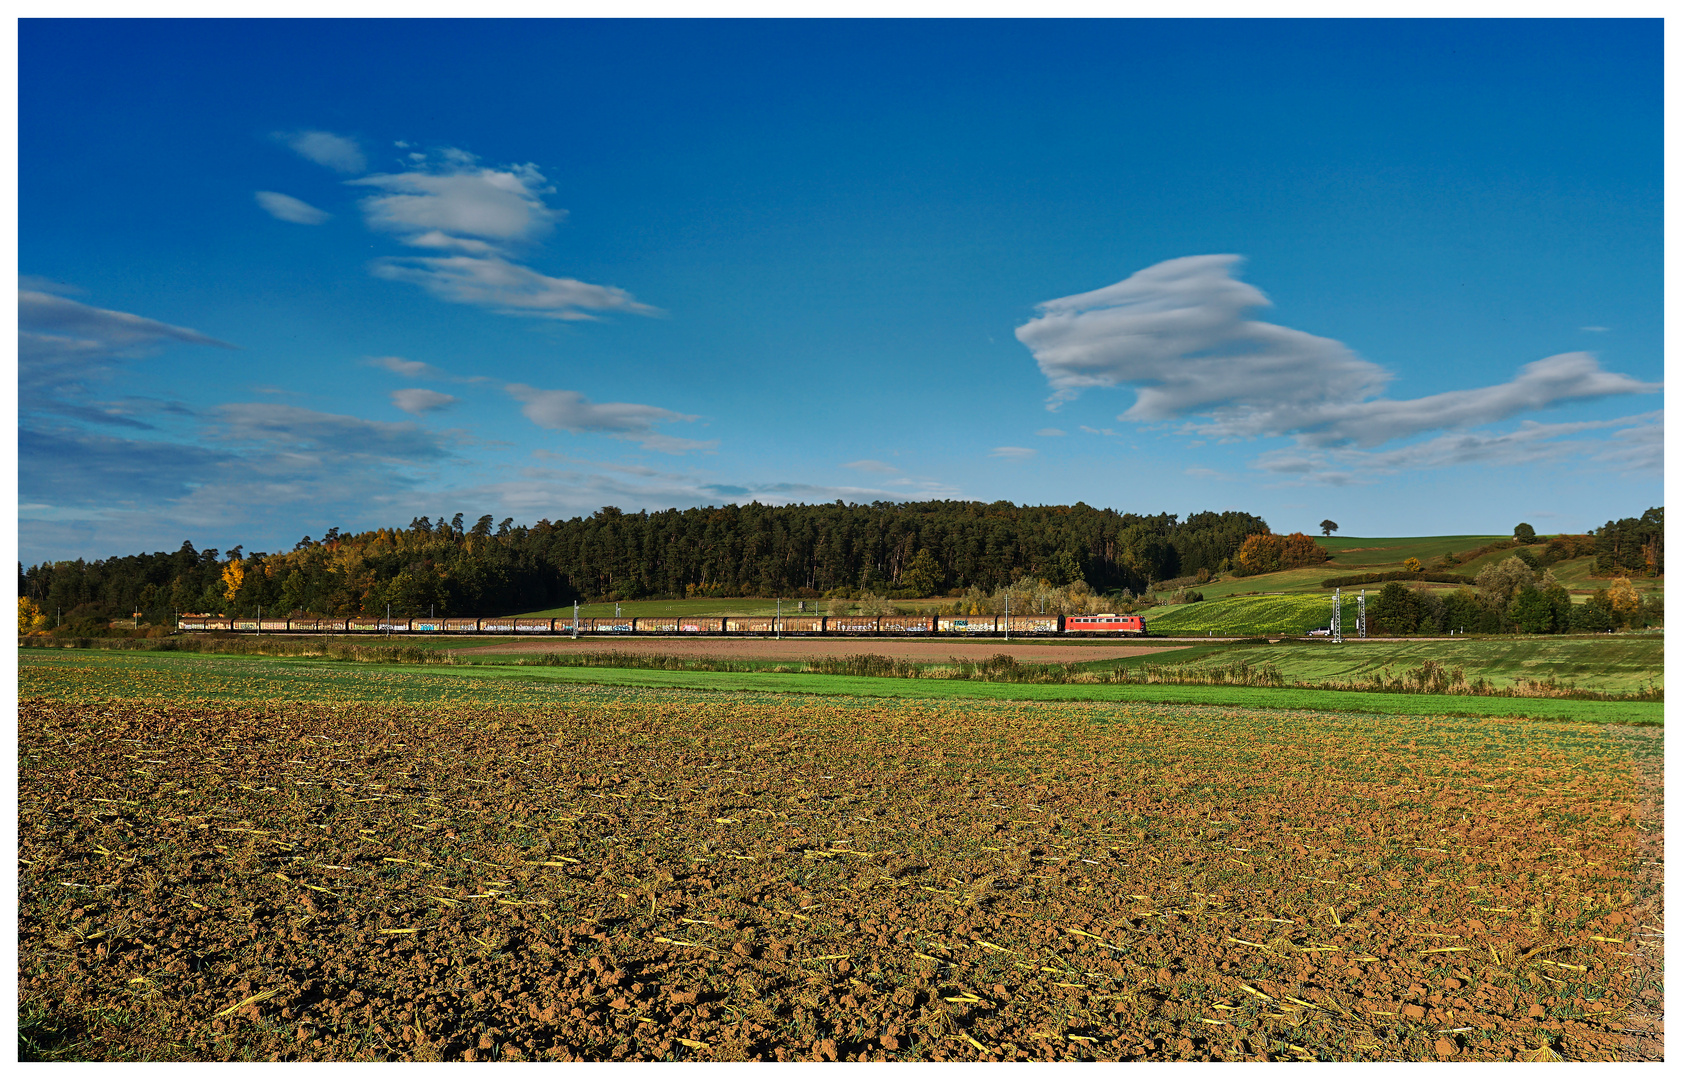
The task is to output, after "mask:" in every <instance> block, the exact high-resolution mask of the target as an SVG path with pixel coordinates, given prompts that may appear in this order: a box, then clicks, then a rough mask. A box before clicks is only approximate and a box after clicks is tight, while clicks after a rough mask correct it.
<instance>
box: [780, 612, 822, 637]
mask: <svg viewBox="0 0 1682 1080" xmlns="http://www.w3.org/2000/svg"><path fill="white" fill-rule="evenodd" d="M782 622H783V626H782V630H783V633H785V634H821V633H823V619H821V618H819V617H818V616H816V615H784V616H783V620H782Z"/></svg>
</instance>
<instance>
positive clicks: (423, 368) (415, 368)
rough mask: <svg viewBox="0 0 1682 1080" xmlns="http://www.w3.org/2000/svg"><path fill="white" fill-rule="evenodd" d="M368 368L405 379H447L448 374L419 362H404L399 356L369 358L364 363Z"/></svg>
mask: <svg viewBox="0 0 1682 1080" xmlns="http://www.w3.org/2000/svg"><path fill="white" fill-rule="evenodd" d="M364 363H366V364H367V365H368V366H369V367H377V368H384V369H385V370H386V371H390V372H392V373H394V374H397V375H402V376H403V377H404V378H407V379H447V378H449V377H450V376H449V374H448V373H446V372H443V371H440V370H439V369H438V368H435V367H433V366H432V365H431V364H427V363H423V362H422V361H419V360H405V359H403V358H402V357H401V356H370V357H369V358H368V359H367V360H366V361H364Z"/></svg>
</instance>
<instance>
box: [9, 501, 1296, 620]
mask: <svg viewBox="0 0 1682 1080" xmlns="http://www.w3.org/2000/svg"><path fill="white" fill-rule="evenodd" d="M1267 531H1268V528H1267V523H1266V522H1265V521H1263V520H1262V519H1261V518H1259V517H1256V516H1255V515H1253V514H1245V513H1239V512H1236V511H1228V512H1225V513H1219V514H1216V513H1201V514H1193V515H1191V516H1190V517H1188V518H1186V519H1185V520H1184V521H1181V520H1179V518H1178V515H1175V514H1156V515H1153V516H1148V517H1146V516H1140V515H1138V514H1120V513H1117V512H1115V511H1114V510H1095V509H1093V508H1092V507H1090V506H1087V505H1085V504H1084V503H1077V504H1076V505H1074V506H1016V505H1014V504H1012V503H1006V502H996V503H977V502H925V503H886V502H879V503H872V504H870V505H868V506H861V505H846V504H843V503H840V502H836V503H832V504H825V505H817V506H799V505H796V506H775V507H773V506H761V505H759V504H758V503H753V504H750V505H747V506H725V507H705V508H698V509H692V510H665V511H659V512H655V513H648V512H642V513H636V514H626V513H622V512H621V511H619V510H618V509H615V508H613V507H604V508H603V509H601V510H600V511H598V512H597V513H595V514H592V515H591V516H590V517H588V518H573V519H572V520H570V521H553V522H552V521H547V520H544V521H539V522H538V523H537V524H536V525H533V526H515V525H514V523H513V521H512V520H511V519H508V520H504V521H503V522H502V523H501V524H500V525H498V524H493V522H492V519H491V518H490V517H489V516H488V515H487V516H485V517H482V518H480V519H479V521H478V523H477V524H475V525H473V526H471V527H466V528H464V527H463V516H462V515H460V514H457V515H456V516H455V518H454V519H453V520H450V521H444V520H443V519H440V520H438V521H436V522H433V521H431V520H429V519H427V518H417V519H415V520H414V521H412V522H410V524H409V526H408V527H407V528H403V529H379V530H376V531H374V532H365V533H357V534H354V535H350V534H341V533H340V532H339V531H338V530H337V529H334V530H332V531H331V532H329V533H328V534H327V535H326V536H324V537H322V538H321V539H319V540H316V539H311V538H310V537H305V538H304V539H303V540H301V541H300V542H299V543H298V544H297V545H296V546H295V547H294V548H293V549H292V550H291V551H287V552H278V553H265V552H255V553H252V554H245V553H244V551H243V550H242V548H234V549H233V550H231V551H228V552H219V551H216V550H214V549H210V550H206V551H197V550H195V549H194V548H193V546H192V545H191V544H190V543H184V544H182V546H181V549H180V550H179V551H176V552H173V553H166V552H155V553H153V554H150V555H128V556H123V557H118V558H111V559H104V560H100V561H95V562H86V561H83V560H76V561H73V562H57V563H45V564H42V565H39V566H35V567H31V568H30V569H29V570H27V571H23V570H22V568H21V567H20V568H19V569H20V575H21V580H20V582H19V592H20V595H22V596H25V597H28V598H30V599H32V600H34V601H35V602H36V603H37V604H38V605H39V606H40V608H41V610H42V611H44V612H48V613H52V612H55V611H62V612H64V613H65V614H66V616H67V617H68V615H69V613H70V612H72V611H76V610H78V609H81V612H80V613H81V614H82V615H83V616H84V617H87V618H89V619H92V618H98V617H101V616H105V617H112V616H127V615H129V614H131V613H132V612H135V611H141V612H144V613H145V616H146V617H147V618H148V619H150V620H152V621H154V622H160V623H161V622H163V621H164V620H166V619H167V618H168V616H169V615H170V613H171V612H172V611H197V612H223V613H226V614H238V613H248V612H251V611H253V610H255V609H256V608H257V607H259V606H261V607H262V608H263V610H265V611H273V612H288V611H310V612H316V613H320V614H348V615H354V614H361V613H376V612H378V613H383V612H384V611H385V607H386V605H387V604H388V603H389V604H390V605H391V607H392V611H393V613H400V614H425V613H427V612H428V611H429V610H435V611H436V612H437V613H438V614H440V615H444V614H474V615H488V614H503V613H509V612H515V611H531V610H537V609H541V608H547V607H554V606H558V605H561V604H566V603H570V602H571V601H573V600H575V599H580V600H601V599H606V600H614V599H620V600H632V599H640V598H657V597H681V596H778V595H780V596H790V597H795V596H806V597H812V596H819V595H822V594H825V593H834V592H835V591H836V590H861V591H873V592H877V593H884V594H889V595H892V594H895V593H897V594H900V595H902V596H928V595H932V594H935V593H941V592H945V591H947V590H949V589H962V588H968V587H969V586H971V585H975V586H979V587H980V588H982V589H986V590H991V589H994V588H997V587H999V586H1001V585H1004V584H1006V583H1008V582H1010V581H1013V580H1015V579H1017V578H1018V577H1021V576H1022V575H1023V574H1031V575H1033V576H1035V577H1038V578H1044V579H1046V580H1049V581H1050V582H1052V583H1053V584H1058V585H1063V584H1068V583H1069V582H1072V581H1074V580H1076V579H1084V580H1085V581H1087V582H1088V583H1089V584H1090V585H1091V586H1092V587H1093V588H1094V589H1095V590H1097V591H1099V592H1103V591H1106V590H1111V589H1121V588H1131V589H1133V590H1134V591H1140V590H1142V589H1143V588H1144V587H1145V586H1146V585H1148V584H1149V583H1150V582H1152V581H1161V580H1165V579H1167V578H1172V577H1176V576H1179V575H1182V574H1193V573H1196V572H1197V571H1198V570H1200V569H1207V570H1209V571H1211V572H1217V571H1219V570H1221V569H1222V568H1223V566H1224V565H1230V560H1231V559H1232V557H1233V555H1234V553H1235V552H1236V551H1237V550H1238V547H1239V545H1240V544H1242V543H1243V541H1244V538H1245V537H1246V536H1249V535H1251V534H1254V533H1263V532H1267Z"/></svg>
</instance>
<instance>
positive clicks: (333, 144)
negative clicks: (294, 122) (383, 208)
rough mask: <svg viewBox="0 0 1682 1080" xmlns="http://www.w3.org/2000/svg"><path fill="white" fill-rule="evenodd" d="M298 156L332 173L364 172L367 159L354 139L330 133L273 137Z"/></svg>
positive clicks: (314, 132)
mask: <svg viewBox="0 0 1682 1080" xmlns="http://www.w3.org/2000/svg"><path fill="white" fill-rule="evenodd" d="M275 138H277V139H279V140H280V141H281V142H284V143H285V144H286V145H287V146H290V147H291V148H292V149H293V150H296V151H297V152H298V153H299V154H301V155H303V156H304V157H306V158H308V159H309V160H311V161H313V162H315V163H316V164H317V165H325V166H326V167H327V168H329V169H332V170H333V171H334V172H341V173H350V174H355V173H359V172H366V171H367V169H368V159H367V158H366V157H364V156H363V154H362V147H361V146H359V145H357V142H356V140H355V139H352V138H349V137H347V136H344V135H335V134H333V133H332V132H330V131H294V132H289V133H280V134H277V135H276V136H275Z"/></svg>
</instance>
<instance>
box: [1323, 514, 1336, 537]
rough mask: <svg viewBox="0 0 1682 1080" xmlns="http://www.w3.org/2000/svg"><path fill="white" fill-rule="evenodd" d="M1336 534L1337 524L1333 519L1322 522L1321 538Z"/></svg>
mask: <svg viewBox="0 0 1682 1080" xmlns="http://www.w3.org/2000/svg"><path fill="white" fill-rule="evenodd" d="M1335 532H1337V522H1335V521H1333V520H1332V519H1331V518H1327V519H1326V520H1324V521H1322V522H1320V535H1321V536H1330V535H1331V534H1332V533H1335Z"/></svg>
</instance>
